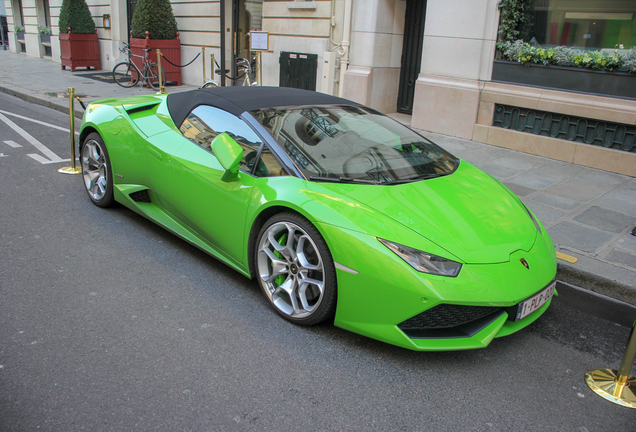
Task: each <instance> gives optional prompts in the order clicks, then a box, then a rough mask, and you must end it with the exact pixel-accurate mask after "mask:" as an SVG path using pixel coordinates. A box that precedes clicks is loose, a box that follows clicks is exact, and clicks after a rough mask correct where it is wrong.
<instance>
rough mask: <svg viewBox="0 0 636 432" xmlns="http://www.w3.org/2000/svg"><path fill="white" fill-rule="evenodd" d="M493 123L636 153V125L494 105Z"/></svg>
mask: <svg viewBox="0 0 636 432" xmlns="http://www.w3.org/2000/svg"><path fill="white" fill-rule="evenodd" d="M493 126H497V127H501V128H504V129H510V130H516V131H519V132H526V133H531V134H534V135H543V136H549V137H552V138H558V139H563V140H567V141H574V142H580V143H585V144H590V145H596V146H602V147H606V148H613V149H617V150H624V151H627V152H636V126H634V125H628V124H623V123H612V122H607V121H603V120H594V119H590V118H585V117H576V116H570V115H565V114H558V113H552V112H548V111H539V110H533V109H529V108H521V107H515V106H510V105H501V104H495V116H494V118H493Z"/></svg>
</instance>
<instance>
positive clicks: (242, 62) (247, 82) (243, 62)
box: [201, 57, 258, 88]
mask: <svg viewBox="0 0 636 432" xmlns="http://www.w3.org/2000/svg"><path fill="white" fill-rule="evenodd" d="M214 63H215V64H216V67H217V69H215V70H214V73H217V74H219V75H221V66H219V64H218V63H217V62H216V60H215V61H214ZM236 68H237V73H239V72H242V75H239V76H237V77H236V78H232V77H229V76H227V75H225V77H226V78H228V79H231V80H232V81H237V80H239V79H241V78H243V77H245V79H244V80H243V84H242V85H244V86H257V85H258V83H257V82H256V81H252V80H251V79H250V77H251V76H252V74H253V73H255V72H256V71H255V69H253V68H252V66H251V64H250V61H249V60H248V59H246V58H241V57H239V58H237V59H236ZM229 71H230V70H229V69H225V74H227V73H228V72H229ZM220 85H221V82H220V81H219V80H215V79H212V80H207V81H206V82H205V83H204V84H203V85H202V86H201V88H212V87H219V86H220Z"/></svg>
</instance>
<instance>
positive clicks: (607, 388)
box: [585, 320, 636, 408]
mask: <svg viewBox="0 0 636 432" xmlns="http://www.w3.org/2000/svg"><path fill="white" fill-rule="evenodd" d="M635 356H636V320H635V321H634V325H633V326H632V332H631V334H630V336H629V341H628V342H627V347H626V348H625V354H623V360H622V361H621V366H620V367H619V369H618V371H615V370H613V369H594V370H591V371H589V372H588V373H586V374H585V382H586V383H587V385H588V386H589V387H590V389H592V391H593V392H594V393H596V394H597V395H599V396H601V397H602V398H604V399H606V400H608V401H610V402H613V403H615V404H617V405H621V406H624V407H627V408H636V377H633V376H631V375H630V374H629V372H630V371H631V369H632V365H633V364H634V357H635Z"/></svg>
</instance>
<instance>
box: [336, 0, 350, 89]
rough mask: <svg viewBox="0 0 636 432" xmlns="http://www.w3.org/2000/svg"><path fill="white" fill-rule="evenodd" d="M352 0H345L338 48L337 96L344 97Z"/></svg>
mask: <svg viewBox="0 0 636 432" xmlns="http://www.w3.org/2000/svg"><path fill="white" fill-rule="evenodd" d="M352 9H353V0H345V10H344V27H343V30H342V43H341V47H340V78H339V79H338V96H340V97H343V95H344V77H345V72H347V67H348V66H349V47H350V46H351V11H352Z"/></svg>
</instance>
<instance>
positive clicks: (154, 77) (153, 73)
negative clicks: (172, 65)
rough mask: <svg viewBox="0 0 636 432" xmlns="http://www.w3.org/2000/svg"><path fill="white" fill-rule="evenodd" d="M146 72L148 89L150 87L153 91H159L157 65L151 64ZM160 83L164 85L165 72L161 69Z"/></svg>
mask: <svg viewBox="0 0 636 432" xmlns="http://www.w3.org/2000/svg"><path fill="white" fill-rule="evenodd" d="M147 72H148V78H149V79H148V82H149V83H150V87H152V88H153V89H154V90H159V89H160V88H159V87H160V86H159V74H158V73H157V63H153V64H152V65H151V66H150V68H149V69H147ZM161 82H162V83H163V85H164V86H165V85H166V72H165V71H164V70H163V68H161Z"/></svg>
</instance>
